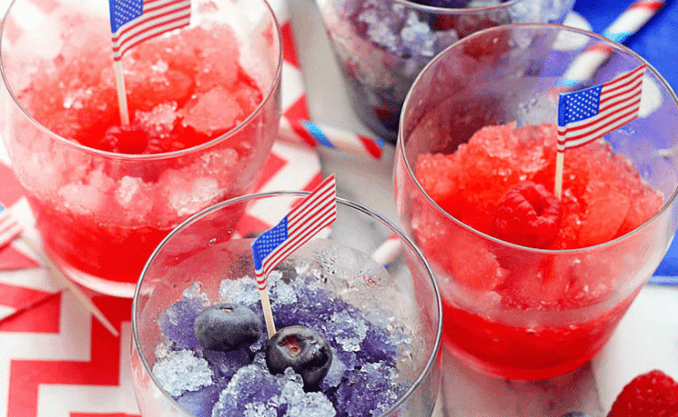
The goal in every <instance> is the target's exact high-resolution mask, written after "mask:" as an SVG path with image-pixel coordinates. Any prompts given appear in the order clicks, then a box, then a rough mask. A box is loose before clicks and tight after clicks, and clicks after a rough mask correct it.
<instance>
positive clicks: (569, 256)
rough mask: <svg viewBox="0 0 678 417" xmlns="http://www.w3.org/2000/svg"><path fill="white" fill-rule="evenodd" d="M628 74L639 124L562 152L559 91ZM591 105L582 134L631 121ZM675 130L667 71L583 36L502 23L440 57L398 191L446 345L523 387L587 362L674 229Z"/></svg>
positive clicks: (416, 113) (594, 90)
mask: <svg viewBox="0 0 678 417" xmlns="http://www.w3.org/2000/svg"><path fill="white" fill-rule="evenodd" d="M601 58H602V59H601ZM644 65H645V67H643V66H644ZM638 68H641V69H643V68H644V70H645V72H644V75H641V76H638V77H636V80H637V81H640V80H642V93H639V92H636V93H637V94H636V96H635V98H634V101H633V102H632V103H631V104H630V105H629V106H634V105H635V106H636V107H635V113H634V117H630V118H629V119H628V120H625V121H623V123H619V124H618V125H614V126H615V127H614V128H611V130H610V131H602V133H600V132H601V131H600V130H595V132H597V133H595V134H593V137H592V138H591V139H590V140H588V141H587V142H586V143H581V144H575V145H572V142H567V143H568V146H567V147H566V148H565V149H562V150H561V149H560V148H562V143H560V144H559V138H560V137H561V132H562V131H563V127H561V119H559V109H561V107H560V104H561V103H562V99H563V97H561V93H563V94H566V93H578V92H580V91H584V94H589V93H590V94H594V95H595V94H599V93H600V91H603V94H602V95H600V97H603V96H605V94H607V93H605V91H610V90H609V87H604V86H603V85H607V86H609V85H612V84H609V83H608V82H609V81H611V80H617V79H618V77H622V76H625V74H630V73H631V72H632V71H633V70H634V69H638ZM606 83H607V84H606ZM600 86H603V87H600ZM601 88H603V90H600V89H601ZM606 88H607V89H606ZM606 97H607V96H606ZM615 97H616V96H615ZM615 99H616V98H615ZM587 100H588V99H587ZM591 100H594V99H591ZM596 100H597V99H596ZM584 101H585V100H584ZM599 101H600V103H599V104H600V107H599V108H598V107H596V110H597V111H599V113H597V114H598V115H599V116H600V117H603V116H602V115H605V116H604V117H605V118H608V117H609V119H597V118H594V119H591V120H594V121H592V122H590V124H589V125H587V126H585V127H584V128H585V129H589V130H590V129H597V128H598V127H596V126H594V125H595V123H598V121H600V120H603V121H602V122H600V123H601V125H604V126H608V125H609V123H616V121H618V120H620V117H623V116H624V115H625V114H626V113H625V109H626V107H624V106H621V107H620V108H619V109H616V108H613V110H612V112H611V113H609V114H607V113H605V112H604V109H607V108H608V107H605V106H606V104H605V103H604V102H603V98H601V99H600V100H599ZM586 105H587V106H588V104H586ZM627 107H628V106H627ZM610 108H612V107H610ZM599 116H596V117H599ZM586 117H588V116H586ZM591 117H593V116H591ZM629 120H630V121H629ZM582 123H589V122H588V119H587V120H585V121H584V122H582ZM567 126H570V127H571V125H570V124H569V122H568V124H567ZM676 126H678V100H677V99H676V96H675V94H674V92H673V91H672V90H671V88H670V87H669V85H668V84H667V83H666V81H665V80H664V79H663V78H662V77H661V75H659V74H658V73H657V72H656V71H655V70H654V69H653V68H652V67H651V66H650V65H649V64H647V63H646V62H645V61H643V59H642V58H641V57H639V56H638V55H636V54H635V53H633V52H632V51H630V50H628V49H626V48H625V47H623V46H621V45H619V44H616V43H614V42H611V41H609V40H606V39H604V38H602V37H600V36H597V35H595V34H592V33H588V32H583V31H578V30H575V29H570V28H566V27H563V26H558V25H538V24H524V25H508V26H502V27H497V28H492V29H487V30H485V31H482V32H478V33H476V34H473V35H471V36H469V37H467V38H465V39H463V40H461V41H460V42H458V43H456V44H454V45H453V46H451V47H449V48H448V49H446V50H445V51H444V52H443V53H442V54H440V55H439V56H438V57H436V59H434V60H433V61H432V62H431V63H430V65H428V66H427V67H426V68H425V70H424V71H423V72H422V73H421V75H420V76H419V77H418V79H417V81H416V82H415V84H414V86H413V88H412V90H411V91H410V92H409V95H408V97H407V100H406V102H405V107H404V112H403V116H402V118H401V122H400V132H399V137H398V145H397V150H396V160H395V170H394V184H395V196H396V204H397V211H398V213H399V216H400V220H401V222H402V224H403V227H404V228H405V230H406V232H407V233H408V234H409V236H411V237H412V239H413V240H414V241H415V242H416V244H417V245H418V246H419V247H420V248H421V250H422V252H423V253H424V255H425V256H426V258H427V260H428V261H429V262H430V264H431V267H432V269H433V271H434V274H435V276H436V279H437V281H438V283H439V286H440V290H441V297H442V300H443V311H444V324H443V341H444V348H445V349H448V350H449V351H450V352H451V353H452V354H453V356H454V357H456V358H457V359H458V360H460V361H462V362H463V363H466V364H467V365H469V366H470V367H472V368H473V369H476V370H478V371H480V372H483V373H487V374H491V375H496V376H499V377H503V378H510V379H523V380H536V379H545V378H550V377H554V376H557V375H560V374H563V373H566V372H568V371H572V370H574V369H576V368H578V367H579V366H581V365H582V364H584V363H585V362H587V361H588V360H589V359H590V358H591V357H592V356H593V355H595V354H596V352H598V350H599V349H600V348H601V347H602V346H603V345H604V344H605V342H606V341H607V340H608V339H609V337H610V335H611V334H612V332H613V331H614V329H615V327H616V325H617V323H618V322H619V320H620V319H621V318H622V316H623V315H624V313H625V312H626V311H627V309H628V307H629V305H630V304H631V303H632V302H633V300H634V298H635V296H636V295H637V293H638V291H640V290H641V288H642V287H643V285H644V284H645V283H646V282H647V280H648V278H649V277H650V276H651V275H652V273H653V271H654V270H655V268H656V267H657V266H658V265H659V262H660V261H661V259H662V257H663V255H664V253H665V252H666V250H667V249H668V247H669V244H670V242H671V239H672V237H673V235H674V232H675V229H676V205H675V203H674V200H675V196H676V188H677V187H678V171H677V169H676V167H677V166H678V165H677V164H676V162H677V161H676V154H675V153H676V152H675V149H676V145H677V141H678V137H677V136H676V134H675V132H676ZM603 130H604V129H603ZM587 132H588V130H587ZM559 158H562V159H561V161H562V165H560V166H559V162H558V160H559ZM558 184H561V188H560V189H559V187H558Z"/></svg>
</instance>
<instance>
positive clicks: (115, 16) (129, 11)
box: [110, 0, 144, 32]
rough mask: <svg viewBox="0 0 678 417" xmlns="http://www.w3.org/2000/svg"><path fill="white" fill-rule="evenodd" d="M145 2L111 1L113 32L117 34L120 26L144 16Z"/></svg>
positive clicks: (137, 0) (130, 0)
mask: <svg viewBox="0 0 678 417" xmlns="http://www.w3.org/2000/svg"><path fill="white" fill-rule="evenodd" d="M143 9H144V2H143V0H111V2H110V12H111V30H112V32H117V30H118V28H120V26H122V25H124V24H125V23H127V22H129V21H131V20H134V19H136V18H137V17H139V16H141V15H142V14H143Z"/></svg>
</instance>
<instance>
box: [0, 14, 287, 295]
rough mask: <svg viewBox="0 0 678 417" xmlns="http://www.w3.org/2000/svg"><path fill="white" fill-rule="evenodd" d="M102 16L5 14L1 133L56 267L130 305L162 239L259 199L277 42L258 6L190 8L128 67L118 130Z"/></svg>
mask: <svg viewBox="0 0 678 417" xmlns="http://www.w3.org/2000/svg"><path fill="white" fill-rule="evenodd" d="M108 13H109V10H108V2H106V1H101V2H99V1H97V2H82V1H75V0H15V1H13V2H12V4H11V5H10V7H9V10H8V12H7V16H6V18H5V20H4V22H3V26H2V38H1V51H0V54H1V60H2V61H1V62H0V64H1V67H0V70H1V71H2V76H3V80H4V88H5V91H3V94H2V100H3V103H4V104H3V112H2V117H1V120H2V124H3V132H2V133H3V137H4V140H5V143H6V145H7V149H8V151H9V154H10V157H11V163H12V168H13V170H14V171H15V173H16V175H17V177H18V178H19V180H20V181H21V184H22V185H23V187H24V189H25V193H26V196H27V198H28V201H29V203H30V207H31V209H32V210H33V213H34V214H35V217H36V220H37V229H38V231H39V232H40V234H41V237H42V241H43V244H44V247H45V249H46V251H47V253H48V254H49V256H50V257H51V258H52V260H54V261H55V263H56V264H57V265H58V267H59V268H60V269H61V270H62V271H63V272H64V273H65V274H66V275H67V276H68V277H70V278H71V279H73V280H75V281H77V282H78V283H80V284H82V285H84V286H86V287H89V288H91V289H93V290H95V291H98V292H101V293H106V294H110V295H115V296H121V297H130V298H131V297H132V295H133V293H134V286H135V283H136V282H137V280H138V278H139V274H140V272H141V269H142V268H143V265H144V263H145V261H146V260H147V259H148V257H149V256H150V254H151V252H152V251H153V249H154V248H155V247H156V246H157V245H158V243H160V241H161V240H162V238H163V237H164V236H166V235H167V233H169V232H170V231H171V230H172V229H173V228H175V227H176V226H177V225H179V223H181V222H182V221H183V220H185V219H186V218H188V217H189V216H190V215H192V214H194V213H196V212H198V211H200V210H202V209H203V208H205V207H207V206H209V205H211V204H214V203H216V202H218V201H223V200H225V199H228V198H231V197H234V196H237V195H242V194H244V193H248V192H251V191H252V190H253V187H254V185H255V182H256V180H257V178H258V176H259V173H260V171H261V169H262V166H263V165H264V163H265V161H266V159H267V157H268V155H269V152H270V149H271V146H272V144H273V142H274V140H275V138H276V135H277V130H278V123H279V118H280V76H281V68H282V41H281V37H280V31H279V27H278V23H277V22H276V19H275V16H274V15H273V12H272V10H271V8H270V7H269V5H268V3H266V1H265V0H217V1H213V0H209V1H205V0H194V1H193V2H192V12H191V24H190V25H189V26H187V27H184V28H181V29H177V30H173V31H171V32H167V33H165V34H163V35H160V36H158V37H155V38H152V39H149V40H146V41H144V42H142V43H140V44H138V45H136V46H134V47H132V48H131V49H129V50H128V52H127V53H126V54H125V55H124V56H123V59H122V61H121V63H122V64H121V67H122V71H123V77H122V79H123V80H124V84H125V91H126V93H127V94H126V96H127V103H128V107H129V117H130V122H131V124H130V125H129V126H130V127H129V128H122V127H119V126H120V124H121V117H120V113H119V106H118V103H117V99H116V97H117V94H116V91H117V90H116V84H115V77H114V64H113V60H112V43H111V29H110V24H109V21H108ZM153 45H155V46H153ZM102 51H103V52H102ZM71 63H77V64H76V65H73V66H72V67H68V68H69V70H64V66H65V65H66V64H69V65H70V64H71ZM158 103H161V104H158ZM110 126H117V127H113V128H110V129H109V127H110ZM83 132H84V133H83ZM121 132H122V133H121ZM149 132H150V133H149ZM135 134H138V135H142V136H144V135H153V136H152V139H150V140H148V138H147V137H146V136H144V139H143V140H142V141H136V139H135V136H134V135H135Z"/></svg>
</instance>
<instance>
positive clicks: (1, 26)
mask: <svg viewBox="0 0 678 417" xmlns="http://www.w3.org/2000/svg"><path fill="white" fill-rule="evenodd" d="M21 1H23V0H12V1H11V3H10V4H9V7H8V8H7V11H6V12H5V16H4V18H3V19H2V22H0V77H2V83H3V84H4V88H5V90H7V92H8V93H9V95H10V97H11V100H12V102H13V103H14V105H16V107H17V108H18V109H19V110H20V111H21V113H23V115H24V116H25V117H26V118H27V119H28V120H30V121H31V123H32V124H33V125H34V126H36V127H37V128H38V129H39V130H40V131H42V132H43V133H44V134H47V135H49V136H50V137H52V138H53V139H54V140H57V141H59V142H61V143H63V144H64V145H66V146H70V147H72V148H75V149H78V150H80V151H83V152H85V153H88V154H92V155H98V156H100V157H104V158H107V159H118V160H127V161H149V160H161V159H170V158H177V157H181V156H184V155H190V154H192V153H194V152H199V151H201V150H204V149H208V148H211V147H213V146H215V145H217V144H219V143H222V142H224V141H227V140H228V139H230V138H231V137H233V136H235V135H236V134H237V133H239V132H240V131H241V130H243V129H244V128H245V126H247V125H249V124H250V122H251V121H252V120H253V119H254V118H255V117H256V116H258V115H259V114H260V113H262V112H263V111H264V107H266V105H267V104H268V103H269V102H270V101H271V100H275V99H276V97H275V95H276V91H278V90H279V86H280V84H281V82H282V81H281V78H282V67H283V62H284V60H283V40H282V30H281V28H280V22H278V18H277V17H276V15H275V12H274V11H273V8H272V7H271V5H270V4H269V2H268V0H260V1H261V2H262V3H263V4H264V6H265V10H267V14H268V16H269V17H270V19H271V21H272V22H273V26H274V27H275V35H276V36H275V37H276V39H277V42H276V43H277V44H278V54H277V57H276V68H275V72H274V74H273V79H272V83H271V85H270V87H269V88H268V89H267V91H266V94H264V97H263V98H262V100H261V102H260V103H259V104H258V105H257V107H256V108H255V109H254V110H252V112H250V114H249V115H247V117H246V118H245V119H243V120H242V121H241V122H240V123H238V124H237V125H236V126H235V127H233V128H232V129H230V130H229V131H228V132H226V133H224V134H222V135H220V136H218V137H216V138H214V139H212V140H210V141H208V142H205V143H202V144H200V145H196V146H191V147H189V148H186V149H180V150H176V151H170V152H161V153H154V154H128V153H117V152H110V151H102V150H100V149H95V148H91V147H89V146H85V145H82V144H80V143H79V142H76V141H75V140H72V139H68V138H65V137H63V136H61V135H59V134H57V133H55V132H52V131H51V130H49V129H48V128H47V127H45V126H44V125H43V124H42V123H40V122H38V121H37V120H36V119H35V118H34V117H33V115H32V114H30V113H29V112H28V111H26V109H25V108H24V106H23V105H22V104H21V102H20V100H19V99H18V97H17V96H16V94H15V93H14V89H13V88H12V87H11V85H10V83H9V82H8V80H7V76H6V74H5V62H4V58H3V57H4V48H3V43H4V40H5V24H6V22H7V21H8V19H7V17H8V16H9V14H10V12H11V11H12V10H13V8H14V5H15V4H16V3H18V2H21ZM189 27H190V26H189ZM111 63H112V61H111Z"/></svg>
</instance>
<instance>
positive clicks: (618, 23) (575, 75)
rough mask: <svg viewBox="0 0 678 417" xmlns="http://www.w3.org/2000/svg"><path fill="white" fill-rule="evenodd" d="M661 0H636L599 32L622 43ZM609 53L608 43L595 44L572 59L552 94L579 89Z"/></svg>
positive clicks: (641, 24)
mask: <svg viewBox="0 0 678 417" xmlns="http://www.w3.org/2000/svg"><path fill="white" fill-rule="evenodd" d="M665 4H666V2H665V1H660V0H638V1H635V2H633V3H632V4H631V5H630V6H629V7H627V8H626V10H624V11H623V12H622V14H620V15H619V16H618V17H617V18H616V19H615V20H614V21H613V22H612V23H611V24H610V25H609V26H608V27H607V28H606V29H605V31H604V32H603V33H602V35H603V36H604V37H606V38H608V39H610V40H613V41H615V42H619V43H623V42H625V41H626V40H627V39H628V38H629V37H631V36H632V35H634V34H636V33H638V31H639V30H640V29H641V28H642V27H643V26H644V25H645V23H647V22H648V21H649V20H650V18H652V16H654V15H655V14H656V13H657V12H658V11H659V10H660V9H661V8H662V7H664V5H665ZM611 52H612V48H611V47H610V46H609V45H604V44H594V45H591V46H590V47H588V48H587V49H586V50H585V51H584V52H582V53H581V54H580V55H579V56H577V58H576V59H575V60H574V61H573V62H572V64H571V65H570V67H568V69H567V70H566V71H565V74H564V75H563V77H562V78H561V79H560V80H559V82H558V86H557V87H556V88H554V89H553V90H551V93H552V94H558V93H566V92H570V91H574V90H577V89H580V88H582V87H583V86H585V85H586V83H587V82H588V81H589V80H590V79H591V78H593V76H594V75H595V74H596V72H597V71H598V69H599V68H600V67H601V66H602V65H603V64H604V63H605V61H607V59H608V58H609V56H610V53H611Z"/></svg>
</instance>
